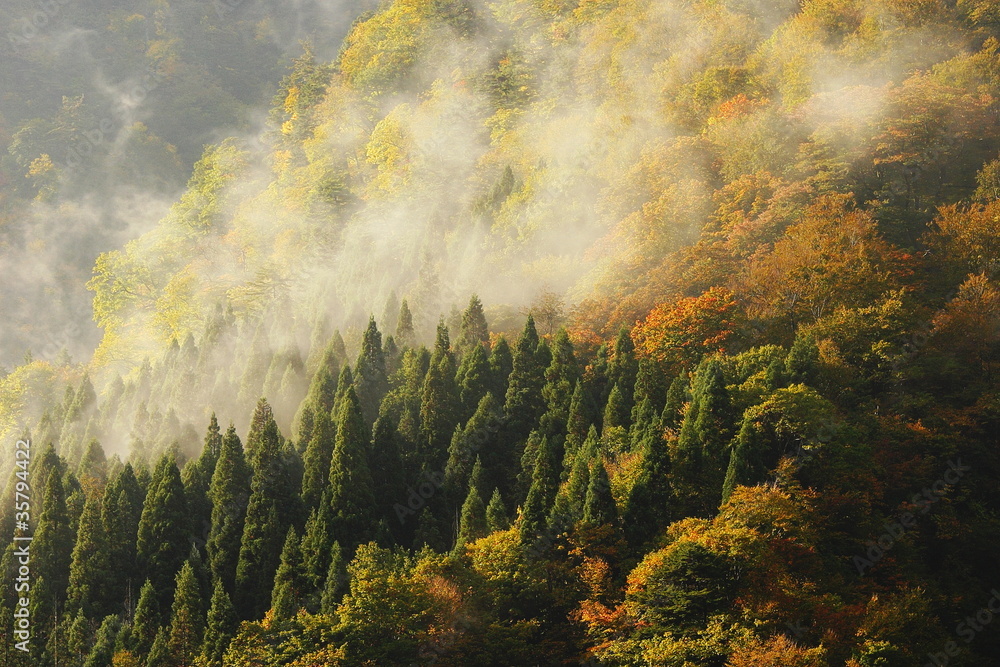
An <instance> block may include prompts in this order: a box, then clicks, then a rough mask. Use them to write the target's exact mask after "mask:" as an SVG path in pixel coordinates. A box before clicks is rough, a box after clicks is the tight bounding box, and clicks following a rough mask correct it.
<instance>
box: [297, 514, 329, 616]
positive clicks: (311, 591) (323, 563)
mask: <svg viewBox="0 0 1000 667" xmlns="http://www.w3.org/2000/svg"><path fill="white" fill-rule="evenodd" d="M329 515H330V509H329V506H327V505H326V504H324V505H323V506H322V507H321V508H318V509H314V510H312V512H310V514H309V518H308V520H307V521H306V530H305V534H304V535H303V536H302V543H301V545H300V550H301V552H302V578H303V581H304V592H305V593H306V596H307V597H306V605H307V606H308V607H310V609H315V608H316V606H317V605H316V604H314V603H318V601H319V599H318V595H319V594H320V593H322V590H321V587H322V585H323V579H324V577H326V571H327V569H328V568H329V567H330V562H329V558H330V544H331V543H332V538H331V535H330V519H329Z"/></svg>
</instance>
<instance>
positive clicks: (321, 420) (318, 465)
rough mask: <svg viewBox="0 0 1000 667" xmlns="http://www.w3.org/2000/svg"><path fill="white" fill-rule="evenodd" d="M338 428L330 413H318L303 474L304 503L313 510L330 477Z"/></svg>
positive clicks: (305, 458) (307, 449) (304, 459)
mask: <svg viewBox="0 0 1000 667" xmlns="http://www.w3.org/2000/svg"><path fill="white" fill-rule="evenodd" d="M335 437H336V429H335V428H334V425H333V422H332V421H331V419H330V415H329V414H327V413H326V412H324V411H321V412H318V413H317V414H316V419H315V422H314V427H313V431H312V437H311V438H310V439H309V445H308V447H306V453H305V456H304V457H303V463H304V465H305V469H304V471H303V476H302V505H303V507H305V508H306V510H311V509H313V508H314V507H317V506H318V505H319V501H320V499H321V498H322V496H323V490H324V489H325V488H326V483H327V480H328V479H329V478H330V460H331V459H332V457H333V442H334V439H335Z"/></svg>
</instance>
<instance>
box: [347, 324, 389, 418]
mask: <svg viewBox="0 0 1000 667" xmlns="http://www.w3.org/2000/svg"><path fill="white" fill-rule="evenodd" d="M354 389H355V391H356V392H357V395H358V401H359V403H360V405H361V414H362V415H363V416H364V419H365V424H366V426H367V427H368V428H369V429H370V428H371V427H372V424H374V423H375V418H376V417H378V408H379V405H380V404H381V403H382V398H383V397H384V396H385V395H386V392H388V391H389V381H388V378H387V376H386V368H385V354H384V353H383V351H382V334H381V333H379V330H378V327H377V326H375V318H374V317H372V318H371V319H369V320H368V328H367V329H365V333H364V336H363V337H362V340H361V352H360V354H359V355H358V361H357V363H356V364H355V365H354Z"/></svg>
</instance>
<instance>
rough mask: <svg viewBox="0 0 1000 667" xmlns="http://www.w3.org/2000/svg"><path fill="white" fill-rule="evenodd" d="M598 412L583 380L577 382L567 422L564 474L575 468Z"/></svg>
mask: <svg viewBox="0 0 1000 667" xmlns="http://www.w3.org/2000/svg"><path fill="white" fill-rule="evenodd" d="M596 412H597V410H596V407H595V406H594V401H593V398H592V397H591V395H590V392H589V391H588V390H587V388H586V387H585V386H584V384H583V380H577V381H576V386H575V387H574V388H573V398H572V399H571V400H570V403H569V413H568V417H567V420H566V421H567V424H566V444H565V447H564V448H565V456H564V459H563V471H564V474H568V473H569V471H570V469H571V468H572V467H573V458H574V456H575V455H576V452H577V451H579V449H580V447H581V446H582V445H583V441H584V440H586V439H587V433H588V432H589V431H590V428H591V426H592V425H593V424H594V422H595V421H596V418H595V415H596Z"/></svg>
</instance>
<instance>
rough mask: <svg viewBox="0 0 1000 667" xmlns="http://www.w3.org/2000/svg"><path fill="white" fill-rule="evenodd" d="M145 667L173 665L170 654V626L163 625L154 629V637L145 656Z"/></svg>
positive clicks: (171, 666)
mask: <svg viewBox="0 0 1000 667" xmlns="http://www.w3.org/2000/svg"><path fill="white" fill-rule="evenodd" d="M146 667H174V663H173V661H172V660H171V655H170V628H169V627H168V626H166V625H164V626H163V627H161V628H158V629H157V631H156V638H155V639H154V640H153V645H152V646H151V647H150V649H149V655H148V656H147V657H146Z"/></svg>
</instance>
